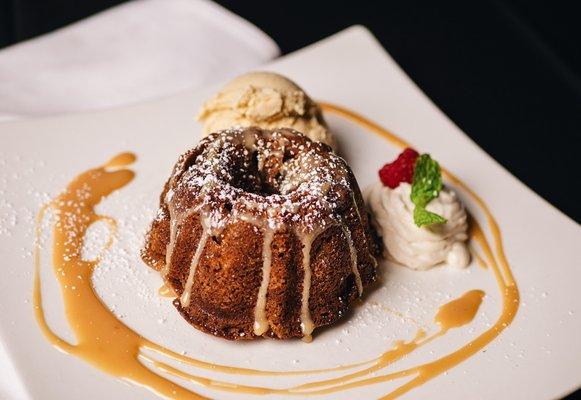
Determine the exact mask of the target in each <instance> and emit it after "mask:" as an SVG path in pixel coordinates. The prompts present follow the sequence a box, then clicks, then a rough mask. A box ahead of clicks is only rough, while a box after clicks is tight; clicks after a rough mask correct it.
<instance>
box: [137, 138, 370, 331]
mask: <svg viewBox="0 0 581 400" xmlns="http://www.w3.org/2000/svg"><path fill="white" fill-rule="evenodd" d="M378 253H379V251H378V248H377V245H376V242H375V239H374V237H373V235H372V234H371V231H370V225H369V221H368V215H367V212H366V210H365V205H364V203H363V200H362V197H361V193H360V191H359V188H358V185H357V182H356V180H355V177H354V175H353V173H352V172H351V170H350V168H349V167H348V166H347V164H346V163H345V161H344V160H343V159H341V158H340V157H339V156H337V155H336V154H334V153H333V151H332V150H331V148H330V147H329V146H327V145H325V144H323V143H315V142H312V141H311V140H310V139H308V138H307V137H305V136H303V135H302V134H300V133H298V132H296V131H293V130H291V129H286V128H283V129H278V130H274V131H269V130H262V129H259V128H252V127H251V128H231V129H227V130H223V131H220V132H217V133H213V134H211V135H210V136H208V137H206V138H204V139H202V140H201V142H200V143H199V144H198V146H197V147H195V148H194V149H192V150H190V151H188V152H186V153H185V154H183V155H182V156H181V157H180V158H179V160H178V162H177V164H176V165H175V167H174V169H173V172H172V175H171V177H170V179H169V180H168V181H167V183H166V185H165V187H164V190H163V192H162V194H161V197H160V208H159V211H158V214H157V216H156V218H155V219H154V221H153V223H152V225H151V228H150V231H149V232H148V234H147V237H146V242H145V246H144V249H143V251H142V257H143V259H144V261H145V262H146V263H147V264H148V265H150V266H151V267H152V268H154V269H156V270H159V271H160V273H161V275H162V277H163V278H164V280H165V282H166V284H167V285H168V286H169V287H171V288H172V289H173V290H174V291H175V293H176V295H177V296H178V297H177V298H176V299H175V300H174V305H175V306H176V308H177V309H178V310H179V312H180V313H181V314H182V316H183V317H184V318H185V319H186V320H188V321H189V322H190V323H191V324H192V325H194V326H195V327H196V328H198V329H201V330H202V331H205V332H208V333H211V334H214V335H216V336H221V337H225V338H227V339H253V338H256V337H259V336H268V337H273V338H279V339H286V338H292V337H303V338H305V339H308V338H310V335H311V333H312V331H313V329H314V328H316V327H320V326H324V325H328V324H332V323H333V322H335V321H337V320H338V319H339V318H340V317H341V316H342V315H343V314H344V313H345V312H346V311H347V309H348V307H349V304H350V303H351V302H352V301H353V300H355V299H356V298H358V297H359V296H361V294H362V292H363V290H364V288H365V287H366V286H368V285H369V284H370V283H371V282H373V280H374V279H375V275H376V266H377V262H376V259H375V257H376V256H377V255H378Z"/></svg>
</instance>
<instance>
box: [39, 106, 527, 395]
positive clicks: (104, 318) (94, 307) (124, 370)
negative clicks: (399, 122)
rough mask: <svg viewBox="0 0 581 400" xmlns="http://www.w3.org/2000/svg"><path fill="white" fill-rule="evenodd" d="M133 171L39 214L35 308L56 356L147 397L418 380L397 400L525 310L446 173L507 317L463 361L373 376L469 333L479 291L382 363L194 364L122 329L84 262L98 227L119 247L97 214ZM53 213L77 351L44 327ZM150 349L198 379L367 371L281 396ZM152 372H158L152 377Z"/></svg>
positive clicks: (106, 175) (83, 179) (82, 187)
mask: <svg viewBox="0 0 581 400" xmlns="http://www.w3.org/2000/svg"><path fill="white" fill-rule="evenodd" d="M321 106H322V108H323V109H324V110H325V111H327V112H331V113H335V114H337V115H340V116H342V117H344V118H347V119H350V120H352V121H353V122H355V123H357V124H358V125H360V126H362V127H364V128H366V129H368V130H370V131H372V132H374V133H376V134H378V135H380V136H382V137H384V138H386V139H387V140H388V141H390V142H391V143H393V144H394V145H396V146H398V147H406V146H408V145H407V143H405V142H404V141H403V140H402V139H400V138H398V137H397V136H395V135H393V134H392V133H390V132H389V131H387V130H385V129H383V128H382V127H381V126H379V125H377V124H375V123H374V122H372V121H369V120H367V119H365V118H364V117H362V116H360V115H358V114H356V113H354V112H352V111H350V110H347V109H345V108H342V107H339V106H335V105H331V104H321ZM134 161H135V156H134V155H133V154H131V153H123V154H120V155H118V156H117V157H115V158H113V159H112V160H110V161H109V162H107V163H106V164H105V165H103V166H101V167H98V168H94V169H91V170H89V171H87V172H85V173H83V174H81V175H79V176H78V177H77V178H75V179H74V180H73V181H72V182H71V183H70V184H69V185H68V187H67V188H66V190H65V191H64V192H63V193H62V194H61V195H59V196H58V197H57V198H55V199H54V200H53V201H51V202H50V203H49V204H47V205H46V206H44V207H43V208H42V209H41V210H40V212H39V214H38V217H37V226H36V238H37V240H36V243H35V250H36V251H35V277H34V293H33V304H34V309H35V315H36V318H37V321H38V324H39V326H40V328H41V330H42V332H43V333H44V335H45V336H46V338H47V339H48V340H49V341H50V342H51V343H52V344H53V345H54V346H55V347H57V348H58V349H60V350H62V351H64V352H66V353H69V354H72V355H75V356H77V357H79V358H82V359H84V360H85V361H87V362H88V363H90V364H92V365H93V366H95V367H96V368H98V369H100V370H102V371H103V372H105V373H108V374H110V375H113V376H115V377H118V378H120V379H123V380H126V381H129V382H133V383H135V384H138V385H141V386H144V387H147V388H149V389H150V390H152V391H154V392H155V393H157V394H159V395H160V396H162V397H164V398H167V399H198V398H204V397H202V396H200V395H199V394H197V393H195V392H193V391H190V390H188V389H186V388H184V387H182V386H180V385H178V384H176V383H174V382H172V381H170V380H168V379H166V378H164V377H162V376H161V375H159V373H158V372H165V373H167V374H169V375H171V376H173V377H175V378H178V379H182V380H184V381H186V382H192V383H195V384H197V385H200V386H204V387H208V388H211V389H214V390H219V391H229V392H235V393H247V394H254V395H264V394H273V393H278V394H287V395H299V396H306V395H317V394H328V393H334V392H338V391H343V390H347V389H351V388H355V387H362V386H367V385H371V384H377V383H381V382H387V381H392V380H395V379H399V378H402V377H410V379H409V380H408V381H407V382H406V383H405V384H403V385H401V386H399V387H398V388H396V389H395V390H393V391H392V392H390V393H388V394H386V395H385V396H384V397H383V398H384V399H394V398H396V397H398V396H400V395H402V394H404V393H407V392H408V391H410V390H412V389H413V388H415V387H417V386H419V385H421V384H423V383H425V382H427V381H429V380H431V379H433V378H435V377H436V376H438V375H440V374H442V373H443V372H445V371H447V370H449V369H451V368H453V367H454V366H456V365H458V364H459V363H461V362H462V361H464V360H466V359H467V358H469V357H471V356H472V355H474V354H475V353H477V352H478V351H480V350H481V349H482V348H483V347H485V346H486V345H487V344H489V343H490V342H491V341H492V340H494V339H495V338H496V337H497V336H498V335H499V334H500V333H501V332H502V331H503V330H504V329H506V328H507V327H508V326H509V325H510V323H511V322H512V320H513V319H514V317H515V315H516V312H517V310H518V307H519V292H518V288H517V285H516V282H515V281H514V277H513V275H512V272H511V270H510V267H509V265H508V262H507V260H506V257H505V255H504V250H503V246H502V239H501V235H500V229H499V227H498V224H497V223H496V221H495V219H494V217H493V216H492V214H491V213H490V211H489V209H488V207H487V206H486V204H485V203H484V202H483V201H482V199H480V197H478V196H477V195H476V194H475V193H474V192H473V191H472V190H470V189H469V188H468V187H467V186H465V185H464V184H463V183H462V182H461V181H460V180H458V179H457V178H456V177H455V176H453V175H452V174H451V173H449V172H447V171H444V175H445V177H446V178H447V179H448V180H449V181H451V182H452V183H453V184H454V185H456V186H457V187H459V188H460V189H462V190H463V191H465V192H466V193H468V195H469V196H470V197H471V198H472V200H473V201H474V202H475V203H476V204H477V205H478V206H479V208H480V210H481V211H482V212H483V213H484V215H485V216H486V221H487V224H488V227H489V229H490V231H491V234H492V238H493V242H494V251H493V249H492V247H491V246H490V245H489V243H488V240H487V238H486V235H485V234H484V232H483V230H482V229H481V227H480V225H479V224H478V222H477V221H476V220H475V219H472V221H471V224H470V235H471V238H472V240H473V241H474V242H476V243H478V245H479V247H480V249H481V251H482V252H483V254H484V257H485V258H486V264H487V265H489V266H490V268H489V269H490V270H491V271H492V272H493V274H494V276H495V278H496V281H497V283H498V286H499V289H500V292H501V295H502V300H503V308H502V313H501V315H500V317H499V318H498V320H497V322H496V323H495V324H494V325H493V326H492V327H491V328H490V329H488V330H486V331H485V332H483V333H482V334H480V335H479V336H478V337H476V338H475V339H474V340H472V341H471V342H469V343H468V344H466V345H464V346H463V347H461V348H459V349H458V350H456V351H455V352H453V353H451V354H448V355H446V356H443V357H441V358H438V359H436V360H433V361H430V362H427V363H425V364H422V365H418V366H415V367H412V368H409V369H405V370H401V371H396V372H392V373H388V374H384V375H377V376H370V375H371V374H374V373H376V372H378V371H380V370H382V369H384V368H386V367H387V366H389V365H391V364H393V363H395V362H397V361H398V360H400V359H401V358H403V357H405V356H406V355H408V354H410V353H412V352H413V351H415V350H416V349H418V348H419V347H421V346H424V345H426V344H428V343H430V342H432V341H434V340H436V339H437V338H439V337H441V336H443V335H445V334H446V333H447V332H448V331H449V330H450V329H455V328H460V327H462V326H465V325H466V324H468V323H470V322H471V321H472V320H473V318H474V317H475V316H476V314H477V312H478V309H479V307H480V305H481V302H482V300H483V297H484V292H482V291H481V290H471V291H469V292H467V293H465V294H463V295H462V296H461V297H459V298H457V299H455V300H453V301H451V302H449V303H447V304H444V305H442V306H441V307H440V308H439V309H438V311H437V313H436V316H435V319H434V322H435V323H436V324H437V325H438V326H439V330H438V331H436V332H435V333H432V334H430V335H428V334H427V333H426V331H425V330H424V329H421V328H420V329H418V331H417V334H416V336H415V337H414V338H413V339H412V340H410V341H397V342H396V343H395V345H394V346H393V347H392V348H390V349H388V350H387V351H385V352H384V353H382V354H381V355H380V356H378V357H377V358H375V359H372V360H367V361H363V362H359V363H355V364H350V365H342V366H338V367H335V368H327V369H319V370H308V371H288V372H287V371H261V370H256V369H247V368H238V367H231V366H226V365H218V364H214V363H211V362H206V361H202V360H197V359H195V358H191V357H186V356H184V355H181V354H179V353H176V352H174V351H172V350H170V349H167V348H165V347H163V346H160V345H158V344H156V343H153V342H151V341H149V340H148V339H146V338H144V337H143V336H141V335H139V334H138V333H137V332H135V331H133V330H132V329H130V328H129V327H127V326H126V325H124V324H123V323H122V322H121V321H120V320H118V319H117V318H116V316H115V315H114V314H113V313H112V312H111V311H110V310H109V309H108V308H107V306H106V305H105V304H103V303H102V302H101V300H100V299H99V297H98V296H97V294H96V293H95V291H94V289H93V285H92V281H91V279H92V274H93V271H94V269H95V268H97V267H98V265H99V263H100V261H101V255H99V256H97V257H96V258H95V259H93V260H84V259H83V258H82V257H81V249H82V248H83V243H84V240H85V235H86V232H87V229H88V228H89V227H90V226H91V225H92V224H93V223H95V222H98V221H103V222H105V223H106V224H107V225H108V226H109V230H110V237H109V240H108V242H107V243H106V245H105V246H104V248H103V250H102V252H101V254H103V253H104V252H106V251H107V249H108V248H109V247H110V246H111V245H112V244H113V238H114V235H115V233H116V224H115V220H113V219H111V218H109V217H106V216H101V215H98V214H97V213H96V212H95V209H94V208H95V206H96V205H97V204H98V203H99V202H100V201H101V200H102V199H103V198H104V197H106V196H108V195H109V194H111V193H112V192H114V191H115V190H119V189H121V188H122V187H124V186H125V185H127V184H129V183H130V182H131V180H132V179H133V177H134V173H133V172H132V171H130V170H129V169H127V168H126V167H127V166H128V165H130V164H131V163H133V162H134ZM49 209H50V210H52V211H53V218H54V221H53V223H52V230H53V235H52V240H53V246H52V247H53V249H52V250H53V251H52V265H53V268H54V273H55V276H56V278H57V280H58V283H59V284H60V287H61V293H62V295H63V299H64V304H65V313H66V316H67V319H68V322H69V325H70V327H71V329H72V331H73V333H74V335H75V337H76V340H77V342H76V344H71V343H69V342H67V341H66V340H64V339H62V338H61V337H59V336H58V335H57V334H55V333H54V332H53V331H52V330H51V328H50V327H49V326H48V324H47V322H46V320H45V316H44V312H43V308H42V297H41V282H40V244H39V239H40V234H41V222H42V221H43V219H44V217H45V214H46V212H47V211H48V210H49ZM159 293H160V294H161V295H164V296H166V295H168V296H169V295H170V293H169V291H168V289H167V288H163V287H162V288H161V289H160V291H159ZM144 349H147V350H150V351H153V353H155V354H156V355H160V356H164V357H167V358H170V359H173V360H174V361H178V362H180V363H183V364H187V365H190V366H194V367H197V368H200V369H206V370H213V371H217V372H222V373H227V374H236V375H271V376H289V375H314V374H317V373H323V372H332V371H346V370H354V369H357V368H359V370H357V371H354V372H350V373H346V374H343V375H341V376H339V377H336V378H332V379H324V380H319V381H313V382H308V383H305V384H302V385H298V386H295V387H290V388H284V389H273V388H268V387H257V386H247V385H240V384H233V383H229V382H222V381H217V380H212V379H208V378H205V377H201V376H196V375H192V374H189V373H186V372H184V371H182V370H180V369H178V368H176V367H174V366H172V365H169V364H167V363H165V362H163V361H160V360H157V359H156V358H154V357H153V356H151V355H149V354H144V353H143V352H142V350H144ZM146 364H147V366H149V367H151V368H152V369H149V368H148V367H147V366H146ZM362 367H364V368H362Z"/></svg>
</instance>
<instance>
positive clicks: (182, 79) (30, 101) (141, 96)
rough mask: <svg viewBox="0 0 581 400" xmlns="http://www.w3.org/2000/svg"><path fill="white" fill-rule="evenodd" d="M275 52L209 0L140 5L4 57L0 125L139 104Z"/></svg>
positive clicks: (154, 0)
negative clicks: (16, 120) (28, 119)
mask: <svg viewBox="0 0 581 400" xmlns="http://www.w3.org/2000/svg"><path fill="white" fill-rule="evenodd" d="M278 54H279V49H278V47H277V45H276V44H275V43H274V42H273V41H272V39H270V38H269V37H268V36H267V35H266V34H265V33H263V32H262V31H260V30H259V29H258V28H256V27H255V26H253V25H252V24H250V23H249V22H248V21H246V20H244V19H242V18H240V17H238V16H237V15H235V14H233V13H231V12H229V11H228V10H226V9H224V8H222V7H221V6H219V5H217V4H215V3H212V2H210V1H207V0H135V1H132V2H130V3H126V4H123V5H121V6H118V7H115V8H112V9H110V10H107V11H105V12H102V13H100V14H97V15H95V16H92V17H90V18H88V19H85V20H83V21H80V22H77V23H75V24H72V25H70V26H68V27H65V28H63V29H60V30H58V31H55V32H53V33H50V34H47V35H44V36H42V37H39V38H37V39H32V40H29V41H27V42H24V43H21V44H17V45H15V46H12V47H9V48H7V49H4V50H1V51H0V119H4V120H6V119H12V118H18V117H30V116H42V115H50V114H62V113H69V112H75V111H83V110H92V109H100V108H107V107H113V106H119V105H123V104H128V103H134V102H139V101H143V100H147V99H152V98H155V97H159V96H163V95H168V94H172V93H175V92H178V91H181V90H184V89H191V88H196V87H199V86H201V85H206V84H208V83H210V82H213V81H219V80H223V79H226V78H228V77H230V76H233V75H235V74H237V73H240V72H242V71H245V70H248V69H252V68H255V67H257V66H258V65H260V64H262V63H264V62H265V61H268V60H270V59H273V58H275V57H276V56H278Z"/></svg>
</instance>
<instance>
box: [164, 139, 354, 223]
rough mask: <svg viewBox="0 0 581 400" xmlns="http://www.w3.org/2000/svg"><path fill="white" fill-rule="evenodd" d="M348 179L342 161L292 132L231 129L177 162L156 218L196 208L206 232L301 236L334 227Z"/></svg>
mask: <svg viewBox="0 0 581 400" xmlns="http://www.w3.org/2000/svg"><path fill="white" fill-rule="evenodd" d="M350 179H351V172H350V170H349V168H348V167H347V165H346V163H345V161H344V160H343V159H341V158H340V157H338V156H337V155H335V154H334V153H333V152H332V151H331V150H330V148H329V147H328V146H325V145H323V144H320V143H314V142H311V141H310V140H308V139H307V138H306V137H304V136H303V135H302V134H300V133H298V132H295V131H292V130H290V129H280V130H276V131H272V132H271V131H266V130H260V129H257V128H246V129H243V128H231V129H228V130H223V131H220V132H218V133H214V134H212V135H210V136H209V137H208V138H206V139H204V140H202V142H201V143H200V144H199V145H198V147H196V148H195V149H193V150H191V151H189V152H187V153H186V154H184V155H183V156H182V157H180V160H179V161H178V163H177V165H176V168H175V169H174V172H173V174H172V177H171V179H170V184H169V190H168V191H167V193H166V196H165V204H164V205H163V206H162V210H161V211H160V212H159V213H158V218H164V217H166V215H165V214H166V212H165V211H163V209H164V207H169V208H173V209H174V210H175V211H176V212H177V213H184V212H186V211H187V210H191V209H196V210H198V211H199V212H200V213H201V214H204V216H205V220H206V221H208V229H209V230H210V231H211V232H214V233H217V232H220V231H221V230H222V229H223V228H224V227H225V226H226V225H227V224H228V223H230V222H232V221H235V220H248V219H251V220H252V222H254V223H255V224H257V225H259V226H265V227H269V228H271V229H280V228H281V227H283V226H286V227H292V228H294V229H297V230H298V231H300V232H302V233H309V232H312V231H315V230H320V229H321V228H324V227H325V226H327V225H329V224H333V223H338V222H339V221H340V215H341V213H342V211H344V210H345V209H346V208H347V207H349V205H350V203H349V201H350V197H349V193H350V192H351V189H350Z"/></svg>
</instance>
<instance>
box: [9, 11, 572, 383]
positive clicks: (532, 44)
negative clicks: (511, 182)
mask: <svg viewBox="0 0 581 400" xmlns="http://www.w3.org/2000/svg"><path fill="white" fill-rule="evenodd" d="M121 2H122V1H120V0H93V1H89V0H85V1H83V0H0V4H1V8H0V47H2V46H7V45H9V44H12V43H15V42H18V41H21V40H24V39H28V38H31V37H34V36H36V35H39V34H41V33H44V32H48V31H50V30H53V29H56V28H58V27H60V26H63V25H65V24H67V23H70V22H73V21H75V20H78V19H80V18H83V17H85V16H88V15H90V14H92V13H95V12H97V11H99V10H102V9H105V8H107V7H110V6H112V5H114V4H118V3H121ZM218 3H221V4H222V5H224V6H225V7H226V8H229V9H230V10H232V11H234V12H235V13H237V14H239V15H241V16H243V17H244V18H246V19H248V20H250V21H252V22H253V23H254V24H256V25H257V26H258V27H260V28H261V29H262V30H264V31H265V32H266V33H267V34H269V35H270V36H271V37H272V38H273V39H274V40H275V41H276V42H277V43H278V44H279V46H280V47H281V49H282V51H283V52H284V53H288V52H291V51H293V50H296V49H299V48H301V47H303V46H305V45H308V44H310V43H313V42H315V41H317V40H319V39H322V38H324V37H326V36H329V35H331V34H333V33H335V32H337V31H338V30H341V29H343V28H346V27H348V26H350V25H353V24H363V25H365V26H367V27H368V28H369V29H370V30H371V31H372V32H373V33H374V34H375V36H376V37H377V38H378V39H379V40H380V41H381V43H382V44H383V46H384V47H385V48H386V49H387V51H389V53H390V54H391V55H392V56H393V57H394V58H395V60H396V61H397V62H398V63H399V64H400V65H401V66H402V68H403V69H404V70H405V71H406V72H407V73H408V74H409V75H410V76H411V78H412V79H413V80H414V81H415V82H416V83H417V84H418V85H419V86H420V87H421V88H422V89H423V90H424V92H425V93H426V94H427V95H428V96H429V97H430V98H431V99H432V100H433V101H434V102H435V103H436V104H437V105H438V106H439V107H440V108H441V109H442V110H443V111H444V112H445V113H446V114H447V115H448V116H449V117H450V118H451V119H452V120H453V121H454V122H455V123H456V124H457V125H458V126H459V127H460V128H461V129H462V130H463V131H464V132H466V133H467V134H468V135H469V136H470V137H471V138H472V139H473V140H474V141H475V142H476V143H478V144H479V145H480V146H481V147H483V148H484V150H486V151H487V152H488V153H489V154H491V155H492V156H493V157H494V158H495V159H496V160H498V161H499V162H500V163H501V164H502V165H503V166H505V167H506V168H507V169H508V170H509V171H511V172H512V173H513V174H514V175H516V176H517V177H518V178H519V179H521V180H522V181H523V182H525V183H526V184H527V185H528V186H529V187H531V188H532V189H533V190H534V191H536V192H537V193H539V194H540V195H541V196H543V197H544V198H545V199H547V200H548V201H549V202H551V203H552V204H554V205H555V206H556V207H557V208H559V209H560V210H562V211H563V212H565V213H566V214H568V215H569V216H570V217H572V218H573V219H575V220H576V221H577V222H580V221H581V206H580V203H581V199H579V197H577V194H578V193H579V192H580V191H579V189H578V187H579V186H580V184H581V174H580V173H579V170H580V167H579V166H578V165H580V164H581V163H580V161H581V160H580V157H579V156H578V153H579V151H580V150H579V145H578V143H581V140H579V139H580V138H581V18H580V17H581V13H579V12H578V10H577V7H575V3H578V2H577V1H570V2H565V1H527V0H504V1H501V0H498V1H482V2H476V1H462V2H460V1H458V2H444V1H413V0H412V1H406V0H399V1H382V2H379V1H378V2H371V1H359V2H350V3H347V2H345V3H342V2H338V1H335V2H315V1H313V0H311V1H302V0H293V1H289V2H278V1H276V2H275V1H269V2H251V1H241V0H238V1H234V0H219V1H218ZM579 194H581V193H579ZM515 207H518V205H515ZM531 219H534V215H531ZM580 374H581V371H580Z"/></svg>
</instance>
